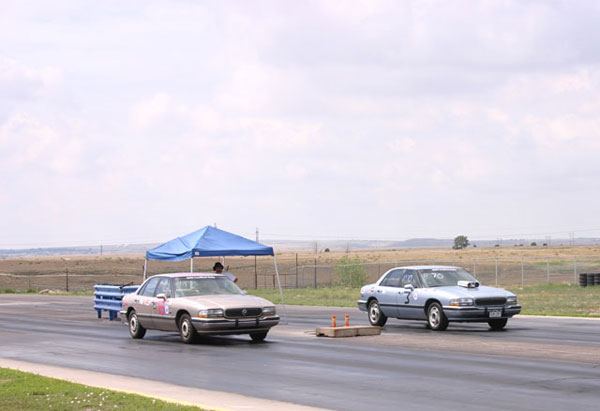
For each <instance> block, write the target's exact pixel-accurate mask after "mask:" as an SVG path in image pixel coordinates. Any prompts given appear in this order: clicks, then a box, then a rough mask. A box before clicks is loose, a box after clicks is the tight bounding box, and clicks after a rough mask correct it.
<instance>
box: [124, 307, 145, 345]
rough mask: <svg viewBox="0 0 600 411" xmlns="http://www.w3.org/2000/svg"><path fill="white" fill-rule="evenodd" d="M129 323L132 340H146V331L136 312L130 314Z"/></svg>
mask: <svg viewBox="0 0 600 411" xmlns="http://www.w3.org/2000/svg"><path fill="white" fill-rule="evenodd" d="M127 322H128V323H129V334H130V335H131V338H135V339H139V338H144V335H146V329H145V328H144V327H143V326H142V324H140V320H139V319H138V316H137V313H136V312H135V310H133V311H131V312H130V313H129V317H128V318H127Z"/></svg>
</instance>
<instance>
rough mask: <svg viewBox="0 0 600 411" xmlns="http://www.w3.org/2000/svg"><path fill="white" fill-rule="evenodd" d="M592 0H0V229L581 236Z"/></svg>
mask: <svg viewBox="0 0 600 411" xmlns="http://www.w3.org/2000/svg"><path fill="white" fill-rule="evenodd" d="M599 21H600V2H597V1H522V0H518V1H482V2H476V1H472V0H466V1H451V2H449V1H389V2H388V1H374V0H365V1H346V0H343V1H342V0H340V1H331V2H329V1H322V0H318V1H272V2H271V1H223V2H220V1H210V2H203V1H173V0H171V1H139V2H123V1H102V2H98V1H80V0H54V1H52V2H45V1H38V2H29V1H12V0H2V1H0V215H1V218H0V247H3V248H7V247H24V246H48V245H54V246H58V245H82V244H102V243H104V244H108V243H129V242H161V241H166V240H168V239H170V238H172V237H174V236H177V235H183V234H186V233H188V232H191V231H194V230H196V229H198V228H201V227H203V226H205V225H212V224H214V223H216V224H217V226H218V227H219V228H223V229H225V230H229V231H233V232H236V233H238V234H241V235H244V236H247V237H251V238H253V237H254V232H255V230H256V228H257V227H258V228H259V230H260V236H261V239H265V240H266V239H269V238H270V239H275V238H290V239H308V240H311V239H338V238H339V239H408V238H414V237H437V238H453V237H455V236H456V235H460V234H464V235H467V236H468V237H469V238H472V239H477V238H480V239H481V238H490V239H497V238H502V237H505V238H509V237H512V238H533V237H538V238H543V237H544V236H548V235H549V236H553V237H555V238H556V237H562V238H568V236H569V233H570V232H574V233H575V235H576V236H578V237H583V236H596V235H598V236H600V221H599V217H598V216H599V214H600V207H599V206H600V42H599V41H598V39H600V24H598V22H599Z"/></svg>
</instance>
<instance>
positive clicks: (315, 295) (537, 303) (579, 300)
mask: <svg viewBox="0 0 600 411" xmlns="http://www.w3.org/2000/svg"><path fill="white" fill-rule="evenodd" d="M510 291H512V292H514V293H515V294H517V296H518V299H519V303H520V304H521V305H522V307H523V311H522V314H529V315H558V316H575V317H600V286H598V287H597V286H594V287H585V288H581V287H579V286H569V285H541V286H529V287H523V288H520V287H513V288H510ZM248 292H249V293H250V294H252V295H257V296H259V297H263V298H266V299H268V300H271V301H273V302H276V303H278V302H279V301H280V300H281V299H280V296H279V291H278V290H270V289H269V290H264V289H259V290H249V291H248ZM359 297H360V289H359V288H343V287H320V288H316V289H314V288H302V289H291V290H290V289H286V290H283V298H284V301H285V303H286V304H291V305H320V306H332V307H356V301H357V300H358V299H359Z"/></svg>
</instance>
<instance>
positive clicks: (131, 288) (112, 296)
mask: <svg viewBox="0 0 600 411" xmlns="http://www.w3.org/2000/svg"><path fill="white" fill-rule="evenodd" d="M139 287H140V286H139V285H110V284H96V285H94V309H95V310H96V311H97V312H98V318H102V311H108V318H109V320H110V321H112V320H114V319H115V318H117V315H119V311H121V308H122V307H123V303H122V300H123V296H124V295H125V294H130V293H134V292H136V291H137V289H138V288H139Z"/></svg>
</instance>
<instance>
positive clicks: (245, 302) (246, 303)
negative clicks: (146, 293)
mask: <svg viewBox="0 0 600 411" xmlns="http://www.w3.org/2000/svg"><path fill="white" fill-rule="evenodd" d="M173 300H180V301H182V302H183V301H185V303H186V304H194V305H197V306H198V307H202V308H222V309H229V308H245V307H270V306H273V305H274V304H273V303H272V302H270V301H269V300H265V299H264V298H260V297H255V296H252V295H198V296H195V297H181V298H177V299H173Z"/></svg>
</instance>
